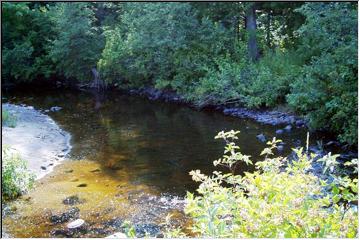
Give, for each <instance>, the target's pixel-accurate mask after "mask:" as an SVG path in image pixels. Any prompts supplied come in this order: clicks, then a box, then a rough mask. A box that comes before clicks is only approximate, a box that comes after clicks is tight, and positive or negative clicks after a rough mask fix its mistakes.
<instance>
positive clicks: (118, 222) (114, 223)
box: [103, 218, 124, 228]
mask: <svg viewBox="0 0 360 240" xmlns="http://www.w3.org/2000/svg"><path fill="white" fill-rule="evenodd" d="M123 223H124V220H123V219H121V218H113V219H111V220H108V221H106V222H104V223H103V225H104V226H105V227H107V228H108V227H110V228H120V227H121V226H122V224H123Z"/></svg>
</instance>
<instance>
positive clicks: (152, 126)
mask: <svg viewBox="0 0 360 240" xmlns="http://www.w3.org/2000/svg"><path fill="white" fill-rule="evenodd" d="M5 97H6V101H8V102H10V103H15V104H26V105H31V106H34V107H35V108H36V109H38V110H41V111H44V112H45V110H48V109H50V108H51V107H53V106H60V107H62V109H61V110H60V111H58V112H51V111H50V112H47V113H46V114H49V115H50V116H51V117H52V118H53V119H54V120H55V121H56V122H57V123H58V124H59V125H60V127H62V128H63V129H64V130H66V131H68V132H69V133H71V135H72V140H71V141H72V146H73V148H72V151H71V153H70V157H69V158H70V160H71V161H67V162H65V163H64V164H62V165H60V166H58V167H57V168H55V170H54V172H53V173H51V174H50V175H48V176H46V177H45V178H43V179H41V180H40V181H39V182H37V184H36V186H35V188H34V189H33V190H32V191H31V192H30V193H29V194H28V195H25V196H24V197H22V198H21V199H19V200H17V201H15V202H13V203H12V205H13V207H15V209H17V210H16V211H15V212H14V213H13V214H12V215H10V216H9V217H7V218H5V221H4V223H5V225H6V226H7V229H8V231H9V232H10V233H11V234H13V235H14V236H16V237H30V236H33V237H35V236H36V237H50V236H68V235H67V234H69V233H66V232H65V233H64V232H61V231H62V230H61V229H64V228H66V227H65V226H66V221H65V222H64V223H59V224H58V223H56V224H55V223H53V222H51V220H49V219H50V218H51V216H53V215H54V214H55V215H56V214H61V213H63V212H64V211H68V210H69V206H66V205H64V204H63V200H64V199H65V198H67V197H69V196H74V195H75V196H76V197H77V198H79V199H84V200H85V201H84V202H82V203H81V204H79V205H76V207H77V208H78V209H79V214H80V215H76V216H74V217H75V218H76V217H81V218H83V219H84V220H86V222H87V224H89V226H88V229H87V231H86V232H85V233H81V234H80V236H83V237H84V236H88V237H94V236H95V237H98V236H106V235H107V234H110V233H112V232H114V231H116V230H118V229H119V226H118V225H119V222H122V221H123V220H124V219H131V220H133V222H135V223H137V224H157V225H155V227H156V226H158V225H159V224H160V223H161V221H163V220H164V218H165V216H166V214H168V213H174V214H175V213H176V214H175V215H176V216H178V217H177V219H178V220H179V224H180V225H181V224H185V222H186V218H184V216H183V214H182V213H181V209H182V207H183V201H182V200H181V199H182V198H183V196H184V195H185V193H186V191H194V190H195V189H196V187H197V184H195V183H194V182H193V181H192V180H191V177H190V176H189V174H188V173H189V171H191V170H193V169H200V170H201V171H203V172H205V173H211V172H212V171H213V170H214V168H213V167H212V162H213V160H215V159H218V158H219V157H220V156H221V155H222V153H223V146H224V144H223V142H221V141H219V140H215V139H214V136H215V135H216V134H217V132H219V131H221V130H231V129H234V130H240V131H241V133H240V135H239V139H238V144H239V146H240V147H241V150H242V152H243V153H245V154H249V155H252V156H253V157H252V158H253V160H255V161H256V160H259V153H260V152H261V150H262V149H263V148H264V147H265V144H264V143H261V142H260V141H259V140H258V139H257V138H256V135H258V134H260V133H263V134H264V135H265V136H267V137H268V138H270V137H272V136H275V131H276V130H277V129H278V128H280V127H274V126H268V125H261V124H258V123H256V122H254V121H251V120H247V119H237V118H233V117H229V116H224V115H222V114H220V113H216V112H211V111H195V110H193V109H191V108H189V107H186V106H180V105H176V104H167V103H162V102H152V101H149V100H146V99H143V98H139V97H134V96H127V95H122V94H119V93H118V92H108V93H106V94H104V93H103V94H95V93H91V92H79V91H70V90H56V91H40V92H33V91H29V92H14V93H9V94H5ZM281 127H284V126H281ZM305 135H306V132H305V130H304V129H297V128H293V129H292V130H291V131H290V132H284V134H282V135H281V136H280V137H281V139H283V141H284V142H285V145H284V149H283V151H282V154H283V155H286V154H289V153H290V149H291V148H292V147H294V145H295V142H298V141H300V142H301V143H302V144H304V142H305ZM252 170H253V169H252V167H251V166H250V167H249V166H246V165H242V166H240V169H239V171H240V173H241V172H244V171H252ZM80 184H85V185H84V187H78V186H79V185H80ZM170 196H171V197H170ZM109 221H110V222H111V221H112V224H107V223H108V222H109ZM120 225H121V224H120ZM147 227H148V226H147ZM56 231H57V232H56ZM139 231H140V230H139ZM70 236H73V235H70Z"/></svg>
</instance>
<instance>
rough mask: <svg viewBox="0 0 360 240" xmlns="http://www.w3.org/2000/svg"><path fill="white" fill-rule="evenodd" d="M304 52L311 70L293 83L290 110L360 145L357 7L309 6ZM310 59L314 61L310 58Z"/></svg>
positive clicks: (300, 50)
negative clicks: (359, 133) (304, 115)
mask: <svg viewBox="0 0 360 240" xmlns="http://www.w3.org/2000/svg"><path fill="white" fill-rule="evenodd" d="M298 11H300V12H301V13H302V14H304V15H305V16H306V18H307V21H306V23H305V24H304V25H303V26H302V27H301V28H300V29H299V31H298V33H299V35H300V36H301V37H302V38H301V39H302V43H301V44H300V46H299V48H298V53H299V55H305V56H303V57H304V58H305V59H307V61H306V65H304V66H303V69H302V71H301V74H299V76H298V77H297V78H296V79H295V81H294V82H293V83H292V84H291V94H289V95H288V96H287V100H288V103H289V105H290V106H291V107H292V108H293V109H295V110H297V111H299V112H301V113H303V114H306V115H307V117H308V118H309V120H310V121H309V122H310V127H312V128H314V129H316V128H324V129H328V130H331V131H332V132H334V133H337V134H338V135H339V139H340V140H341V141H343V142H347V143H350V144H356V143H357V129H358V127H357V122H358V120H357V119H358V115H357V102H358V100H357V99H358V93H357V84H358V76H357V71H358V65H357V60H356V59H357V52H358V49H357V37H355V36H357V31H358V30H357V10H356V7H355V6H354V5H352V4H349V3H346V4H339V3H331V4H324V3H316V4H305V5H304V6H303V7H301V8H300V9H299V10H298ZM306 55H308V56H306Z"/></svg>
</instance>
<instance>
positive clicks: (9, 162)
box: [1, 146, 35, 199]
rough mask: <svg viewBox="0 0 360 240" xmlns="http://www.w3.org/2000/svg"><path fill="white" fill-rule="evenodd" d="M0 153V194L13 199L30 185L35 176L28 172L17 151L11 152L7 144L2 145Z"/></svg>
mask: <svg viewBox="0 0 360 240" xmlns="http://www.w3.org/2000/svg"><path fill="white" fill-rule="evenodd" d="M1 153H2V154H1V155H2V177H1V189H2V192H1V194H2V196H3V197H4V198H5V199H13V198H16V197H18V196H19V195H21V194H23V193H25V192H26V191H27V190H28V189H29V188H31V187H32V184H33V182H34V179H35V176H34V174H32V173H29V171H28V169H27V163H26V161H25V160H23V159H22V158H21V157H20V155H19V154H18V153H14V152H11V151H10V149H9V147H8V146H3V149H2V152H1Z"/></svg>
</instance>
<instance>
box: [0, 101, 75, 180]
mask: <svg viewBox="0 0 360 240" xmlns="http://www.w3.org/2000/svg"><path fill="white" fill-rule="evenodd" d="M2 108H4V109H6V110H8V111H9V112H10V113H11V114H14V115H15V116H16V126H15V127H14V128H10V127H5V126H2V145H3V146H4V145H9V147H10V149H11V150H13V151H16V152H18V153H19V154H20V157H21V158H23V159H24V160H26V162H27V163H28V170H29V171H31V172H33V173H34V174H35V176H36V177H35V179H36V180H39V179H41V178H42V177H44V176H45V175H47V174H49V173H50V172H52V171H53V168H54V167H55V166H56V165H59V164H60V163H61V162H62V161H64V160H65V159H67V155H68V154H69V152H70V151H71V144H70V140H71V135H70V134H69V133H68V132H66V131H64V130H62V129H61V128H60V127H59V126H58V125H57V124H56V122H55V121H54V120H53V119H52V118H50V117H49V116H48V115H45V114H43V113H41V112H40V111H38V110H35V109H34V108H33V107H32V106H21V105H15V104H9V103H5V104H2Z"/></svg>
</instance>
